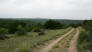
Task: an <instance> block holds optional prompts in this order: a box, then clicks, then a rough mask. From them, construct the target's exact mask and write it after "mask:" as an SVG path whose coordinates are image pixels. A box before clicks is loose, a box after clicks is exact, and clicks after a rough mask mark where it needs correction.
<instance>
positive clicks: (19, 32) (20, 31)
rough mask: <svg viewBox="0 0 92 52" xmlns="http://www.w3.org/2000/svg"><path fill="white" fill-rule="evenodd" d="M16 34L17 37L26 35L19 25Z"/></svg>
mask: <svg viewBox="0 0 92 52" xmlns="http://www.w3.org/2000/svg"><path fill="white" fill-rule="evenodd" d="M16 34H17V35H25V34H26V30H25V29H24V28H23V27H22V26H21V25H19V26H18V31H16Z"/></svg>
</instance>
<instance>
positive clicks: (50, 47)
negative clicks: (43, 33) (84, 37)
mask: <svg viewBox="0 0 92 52" xmlns="http://www.w3.org/2000/svg"><path fill="white" fill-rule="evenodd" d="M72 31H74V29H72V30H70V31H69V32H68V33H66V34H64V35H62V36H61V37H59V38H58V39H56V40H55V41H53V42H51V43H50V44H49V45H48V46H46V47H45V48H43V49H41V50H40V51H38V52H49V51H50V50H51V49H52V47H53V46H54V45H56V44H57V43H58V42H59V41H60V40H61V39H63V38H64V37H66V36H67V35H69V34H70V33H71V32H72Z"/></svg>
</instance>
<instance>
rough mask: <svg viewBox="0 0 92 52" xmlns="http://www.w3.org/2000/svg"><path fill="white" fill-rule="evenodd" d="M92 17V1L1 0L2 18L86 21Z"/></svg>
mask: <svg viewBox="0 0 92 52" xmlns="http://www.w3.org/2000/svg"><path fill="white" fill-rule="evenodd" d="M91 16H92V0H0V17H11V18H13V17H14V18H15V17H17V18H18V17H42V18H48V17H51V18H72V19H85V18H89V17H91Z"/></svg>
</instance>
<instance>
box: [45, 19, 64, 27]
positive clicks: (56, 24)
mask: <svg viewBox="0 0 92 52" xmlns="http://www.w3.org/2000/svg"><path fill="white" fill-rule="evenodd" d="M62 26H63V25H62V24H61V23H60V22H58V21H55V20H48V21H47V22H46V23H45V24H44V28H46V29H60V28H62Z"/></svg>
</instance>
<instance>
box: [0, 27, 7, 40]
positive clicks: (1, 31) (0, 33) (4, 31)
mask: <svg viewBox="0 0 92 52" xmlns="http://www.w3.org/2000/svg"><path fill="white" fill-rule="evenodd" d="M7 33H8V29H5V28H0V39H5V38H7V36H5V34H7Z"/></svg>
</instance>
